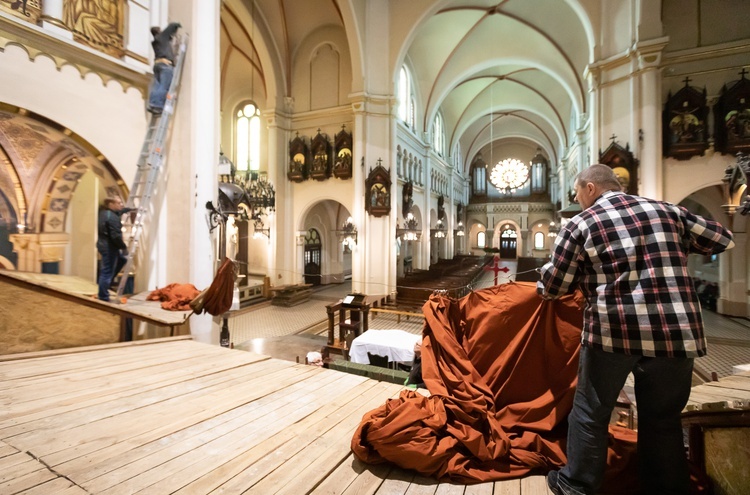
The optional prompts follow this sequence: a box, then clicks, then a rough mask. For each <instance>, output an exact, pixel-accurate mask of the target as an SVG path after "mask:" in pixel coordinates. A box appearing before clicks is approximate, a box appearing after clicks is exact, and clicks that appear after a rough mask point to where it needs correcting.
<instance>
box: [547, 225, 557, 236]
mask: <svg viewBox="0 0 750 495" xmlns="http://www.w3.org/2000/svg"><path fill="white" fill-rule="evenodd" d="M559 233H560V226H559V225H558V224H556V223H555V222H550V223H549V231H548V232H547V237H557V234H559Z"/></svg>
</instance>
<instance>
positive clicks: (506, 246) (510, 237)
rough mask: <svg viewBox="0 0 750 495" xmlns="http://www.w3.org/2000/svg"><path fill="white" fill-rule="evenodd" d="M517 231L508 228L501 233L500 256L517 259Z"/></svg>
mask: <svg viewBox="0 0 750 495" xmlns="http://www.w3.org/2000/svg"><path fill="white" fill-rule="evenodd" d="M516 239H517V235H516V231H515V230H513V229H506V230H504V231H503V233H502V234H500V257H501V258H506V259H508V258H510V259H516Z"/></svg>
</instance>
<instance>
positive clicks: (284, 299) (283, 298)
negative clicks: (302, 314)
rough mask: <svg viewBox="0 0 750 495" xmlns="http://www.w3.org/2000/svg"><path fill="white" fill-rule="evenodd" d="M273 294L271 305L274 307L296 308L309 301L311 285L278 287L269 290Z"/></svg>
mask: <svg viewBox="0 0 750 495" xmlns="http://www.w3.org/2000/svg"><path fill="white" fill-rule="evenodd" d="M269 291H270V292H271V294H273V299H271V304H273V305H274V306H284V307H290V306H296V305H297V304H302V303H303V302H307V301H309V300H310V296H311V295H312V284H294V285H280V286H278V287H271V288H270V289H269Z"/></svg>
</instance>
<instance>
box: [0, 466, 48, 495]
mask: <svg viewBox="0 0 750 495" xmlns="http://www.w3.org/2000/svg"><path fill="white" fill-rule="evenodd" d="M57 477H58V476H57V475H56V474H55V473H53V472H52V471H50V470H49V469H47V468H45V467H44V466H42V465H41V464H39V463H37V469H35V470H34V471H32V472H29V473H27V474H24V475H21V476H18V477H16V478H13V479H10V480H7V481H6V480H2V481H0V491H2V493H18V492H20V491H23V490H28V489H30V488H34V487H36V486H39V485H41V484H43V483H46V482H47V481H50V480H53V479H55V478H57Z"/></svg>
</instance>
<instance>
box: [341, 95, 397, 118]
mask: <svg viewBox="0 0 750 495" xmlns="http://www.w3.org/2000/svg"><path fill="white" fill-rule="evenodd" d="M349 100H350V101H351V103H352V111H353V112H354V113H355V114H369V115H378V116H387V117H394V116H395V115H396V114H395V109H396V108H397V105H398V101H397V99H396V98H395V97H394V96H393V95H373V94H369V93H365V92H358V93H351V94H349Z"/></svg>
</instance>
